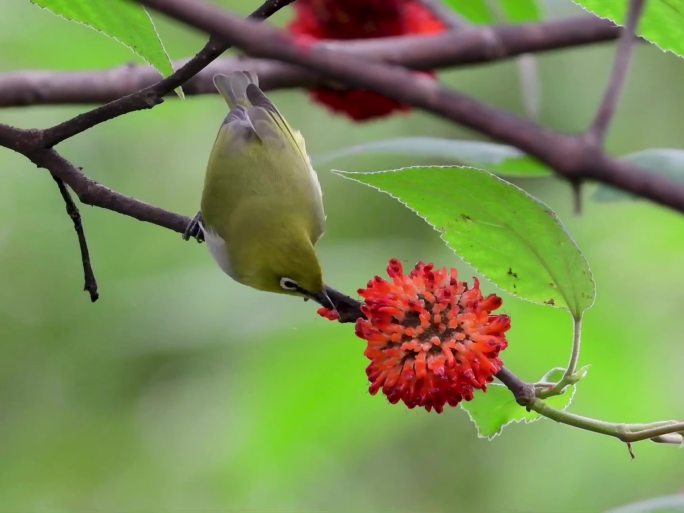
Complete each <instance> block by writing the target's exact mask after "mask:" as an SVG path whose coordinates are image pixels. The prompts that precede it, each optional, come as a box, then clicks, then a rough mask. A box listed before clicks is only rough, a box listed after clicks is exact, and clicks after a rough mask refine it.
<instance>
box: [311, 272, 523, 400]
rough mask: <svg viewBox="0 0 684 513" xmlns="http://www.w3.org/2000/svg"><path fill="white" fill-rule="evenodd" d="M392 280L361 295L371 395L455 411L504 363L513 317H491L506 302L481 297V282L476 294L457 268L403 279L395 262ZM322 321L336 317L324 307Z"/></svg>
mask: <svg viewBox="0 0 684 513" xmlns="http://www.w3.org/2000/svg"><path fill="white" fill-rule="evenodd" d="M387 274H388V275H389V276H390V278H391V281H386V280H384V279H382V278H380V277H379V276H376V277H375V278H374V279H373V280H371V281H370V282H368V286H367V288H365V289H361V290H359V294H360V295H361V296H362V297H363V299H364V304H363V306H362V307H361V309H362V311H363V313H364V315H365V316H366V317H365V318H360V319H358V320H357V321H356V334H357V335H358V336H359V337H360V338H363V339H365V340H366V341H367V342H368V344H367V347H366V351H365V353H364V354H365V355H366V357H368V359H369V360H370V361H371V363H370V365H369V366H368V367H367V368H366V374H367V375H368V379H369V380H370V383H371V385H370V393H371V394H376V393H377V392H378V390H380V389H382V392H383V393H384V394H385V395H386V396H387V398H388V399H389V401H390V402H391V403H393V404H394V403H396V402H398V401H399V400H401V401H403V402H404V403H405V404H406V406H408V407H409V408H414V407H416V406H422V407H424V408H425V409H426V410H427V411H430V410H432V409H433V408H434V409H435V411H437V412H438V413H441V412H442V410H443V409H444V405H445V404H449V405H451V406H456V405H457V404H458V403H459V402H460V401H461V400H463V399H465V400H466V401H469V400H471V399H472V398H473V391H474V390H475V389H480V390H486V388H487V383H489V382H490V381H492V379H493V377H494V374H496V373H497V372H498V371H499V370H501V368H502V366H503V364H502V362H501V360H500V359H499V351H502V350H503V349H505V348H506V346H507V345H508V343H507V342H506V336H505V332H506V331H507V330H508V329H509V328H510V326H511V321H510V318H509V317H508V316H507V315H491V312H492V311H493V310H496V309H497V308H499V307H500V306H501V298H499V297H498V296H496V295H494V294H490V295H489V296H487V297H486V298H483V297H482V292H481V291H480V286H479V282H478V281H477V279H475V283H474V285H473V287H472V288H468V285H467V284H466V283H465V282H461V281H458V279H457V272H456V269H451V270H447V269H437V270H435V269H434V267H433V265H432V264H424V263H422V262H420V263H418V264H417V265H416V266H415V268H414V269H413V271H411V273H410V274H408V275H405V274H404V270H403V268H402V265H401V263H400V262H399V261H398V260H391V261H390V263H389V266H388V268H387ZM319 313H320V314H321V315H323V316H324V317H328V318H329V319H334V318H335V316H334V314H332V313H331V312H329V311H327V310H325V309H321V311H319Z"/></svg>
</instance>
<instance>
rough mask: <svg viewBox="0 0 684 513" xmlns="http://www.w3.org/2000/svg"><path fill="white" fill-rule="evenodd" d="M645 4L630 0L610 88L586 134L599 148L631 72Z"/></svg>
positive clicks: (644, 1)
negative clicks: (631, 63) (638, 27)
mask: <svg viewBox="0 0 684 513" xmlns="http://www.w3.org/2000/svg"><path fill="white" fill-rule="evenodd" d="M645 3H646V0H630V2H629V10H628V12H627V21H626V23H625V30H624V31H623V32H622V35H621V36H620V40H619V42H618V47H617V51H616V54H615V61H614V63H613V70H612V72H611V75H610V79H609V81H608V86H607V87H606V90H605V93H604V94H603V99H602V101H601V105H600V106H599V108H598V111H597V113H596V118H595V119H594V122H593V124H592V125H591V126H590V127H589V129H588V130H587V133H586V138H587V140H588V141H590V142H591V143H593V144H596V145H599V146H602V145H603V142H604V140H605V138H606V131H607V130H608V126H609V125H610V121H611V120H612V119H613V115H614V114H615V111H616V109H617V104H618V101H619V99H620V93H621V92H622V89H623V85H624V83H625V78H626V77H627V72H628V71H629V65H630V62H631V60H632V54H633V50H634V43H635V42H636V40H637V36H636V29H637V26H638V24H639V18H640V17H641V13H642V11H643V8H644V4H645Z"/></svg>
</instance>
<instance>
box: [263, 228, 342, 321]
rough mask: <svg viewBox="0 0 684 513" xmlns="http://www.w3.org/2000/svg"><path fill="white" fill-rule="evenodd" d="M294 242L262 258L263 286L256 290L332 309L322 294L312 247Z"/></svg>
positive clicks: (281, 246)
mask: <svg viewBox="0 0 684 513" xmlns="http://www.w3.org/2000/svg"><path fill="white" fill-rule="evenodd" d="M291 242H294V241H291ZM298 242H299V243H290V244H281V245H278V246H276V247H274V248H272V251H270V252H269V254H268V255H266V260H267V262H268V264H267V271H266V272H265V273H263V274H262V276H263V277H265V278H266V283H264V285H265V286H263V287H259V288H263V289H266V290H269V291H271V292H279V293H282V294H290V295H294V296H300V297H304V298H305V299H312V300H314V301H316V302H317V303H318V304H320V305H322V306H325V307H326V308H331V309H334V308H335V306H334V305H333V303H332V301H331V300H330V298H329V297H328V295H327V293H326V291H325V284H324V283H323V273H322V271H321V265H320V263H319V261H318V256H317V255H316V251H315V250H314V247H313V244H311V242H309V240H308V239H307V240H300V241H298Z"/></svg>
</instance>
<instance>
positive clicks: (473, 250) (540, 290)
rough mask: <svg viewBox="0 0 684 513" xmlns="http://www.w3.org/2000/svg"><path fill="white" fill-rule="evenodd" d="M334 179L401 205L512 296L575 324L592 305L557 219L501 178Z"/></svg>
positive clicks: (398, 173) (400, 175)
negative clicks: (562, 312)
mask: <svg viewBox="0 0 684 513" xmlns="http://www.w3.org/2000/svg"><path fill="white" fill-rule="evenodd" d="M336 173H338V174H340V175H341V176H344V177H346V178H349V179H351V180H355V181H357V182H360V183H363V184H366V185H369V186H371V187H375V188H376V189H378V190H380V191H383V192H385V193H387V194H389V195H390V196H392V197H394V198H396V199H398V200H399V201H401V202H402V203H403V204H405V205H406V206H407V207H408V208H410V209H411V210H413V211H414V212H416V213H417V214H418V215H419V216H421V217H423V218H424V219H425V220H426V221H427V222H428V223H429V224H430V225H431V226H433V227H434V228H435V230H437V231H438V232H440V233H441V235H442V239H443V240H444V241H445V242H446V243H447V245H448V246H449V247H451V248H452V249H453V250H454V251H455V252H456V253H457V254H458V255H459V256H461V257H462V258H463V259H464V260H466V261H467V262H469V263H470V264H472V265H473V266H474V267H476V268H477V269H478V270H479V271H480V272H481V273H482V274H483V275H485V276H486V277H487V278H488V279H490V280H491V281H492V282H494V283H496V284H497V285H498V286H499V287H501V288H502V289H504V290H506V291H508V292H510V293H511V294H514V295H517V296H520V297H522V298H524V299H527V300H529V301H533V302H536V303H542V304H546V305H549V306H555V307H560V308H566V309H568V310H569V311H570V313H571V314H572V315H573V317H575V318H576V319H577V318H580V317H581V314H582V312H583V311H584V310H585V309H586V308H588V307H589V306H591V304H592V303H593V301H594V282H593V279H592V277H591V271H590V270H589V265H588V264H587V261H586V259H585V258H584V256H583V255H582V253H581V252H580V250H579V249H578V248H577V245H576V244H575V242H574V241H573V240H572V238H571V237H570V235H569V234H568V232H567V231H566V229H565V227H564V226H563V225H562V223H561V222H560V220H559V219H558V217H557V216H556V214H555V213H554V212H553V211H551V209H549V208H548V207H547V206H546V205H544V204H543V203H541V202H540V201H538V200H536V199H535V198H533V197H532V196H530V195H529V194H527V193H526V192H525V191H523V190H522V189H520V188H518V187H516V186H514V185H512V184H510V183H508V182H506V181H504V180H502V179H501V178H498V177H496V176H494V175H492V174H490V173H488V172H486V171H482V170H479V169H473V168H459V167H413V168H403V169H397V170H393V171H382V172H375V173H348V172H344V171H336Z"/></svg>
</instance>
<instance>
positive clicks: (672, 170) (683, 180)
mask: <svg viewBox="0 0 684 513" xmlns="http://www.w3.org/2000/svg"><path fill="white" fill-rule="evenodd" d="M621 159H622V160H626V161H628V162H631V163H632V164H634V165H637V166H639V167H642V168H644V172H650V173H653V174H655V175H660V176H663V177H666V178H669V179H671V180H672V181H673V182H678V183H680V184H682V185H684V150H679V149H672V148H653V149H649V150H644V151H639V152H637V153H630V154H629V155H625V156H624V157H621ZM592 198H593V199H595V200H596V201H602V202H611V201H625V200H635V199H639V198H637V197H636V196H634V195H633V194H630V193H628V192H624V191H621V190H619V189H615V188H613V187H610V186H608V185H599V186H598V187H597V188H596V190H595V191H594V194H593V196H592Z"/></svg>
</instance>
